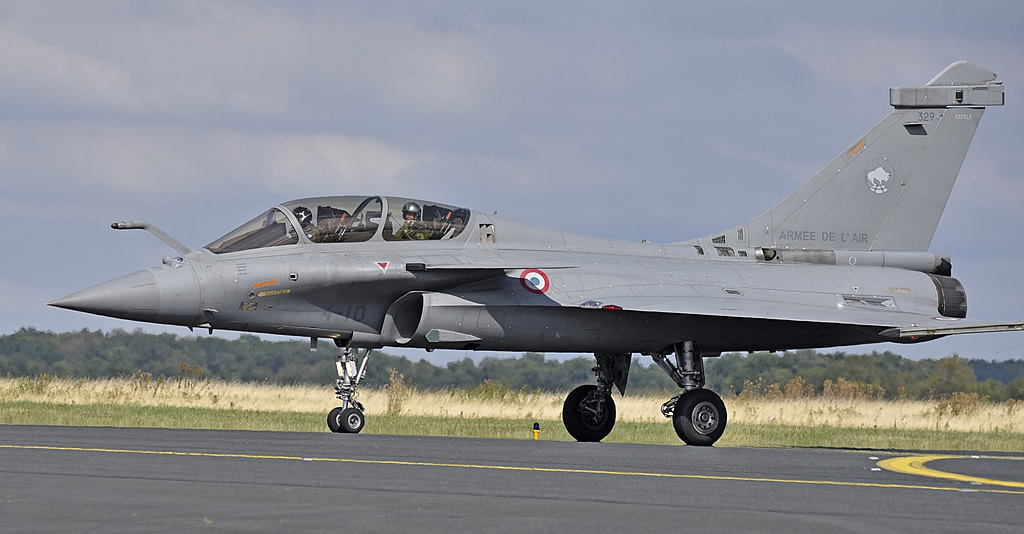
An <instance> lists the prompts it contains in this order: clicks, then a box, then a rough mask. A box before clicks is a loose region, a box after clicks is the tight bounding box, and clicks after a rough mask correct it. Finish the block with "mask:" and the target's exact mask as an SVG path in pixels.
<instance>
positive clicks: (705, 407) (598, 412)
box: [562, 341, 728, 447]
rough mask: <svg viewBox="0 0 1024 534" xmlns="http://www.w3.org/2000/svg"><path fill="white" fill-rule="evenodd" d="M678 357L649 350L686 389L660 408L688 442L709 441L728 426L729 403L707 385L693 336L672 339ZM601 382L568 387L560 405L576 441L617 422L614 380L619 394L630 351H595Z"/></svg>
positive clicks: (600, 435) (601, 434)
mask: <svg viewBox="0 0 1024 534" xmlns="http://www.w3.org/2000/svg"><path fill="white" fill-rule="evenodd" d="M672 348H673V352H675V356H676V357H675V360H676V361H675V363H672V362H669V361H668V358H667V357H666V354H667V353H653V354H649V356H651V357H652V358H654V362H655V363H657V364H658V367H661V368H662V369H663V370H664V371H665V372H666V373H668V375H669V377H671V378H672V380H673V381H674V382H675V383H676V384H677V385H678V386H679V387H680V388H682V389H683V392H682V393H680V394H679V395H676V396H674V397H672V398H671V399H669V400H668V402H666V403H665V404H663V405H662V406H661V413H662V414H663V415H664V416H665V417H668V418H669V419H672V426H673V427H674V428H675V431H676V434H677V435H678V436H679V438H680V439H682V440H683V441H684V442H686V444H688V445H698V446H705V447H706V446H710V445H713V444H714V443H715V442H716V441H718V438H720V437H722V432H724V431H725V423H726V420H727V417H728V416H727V413H726V411H725V403H724V402H722V398H721V397H719V396H718V394H716V393H715V392H714V391H711V390H709V389H704V359H703V357H701V355H700V353H699V352H698V351H697V350H695V348H694V344H693V342H692V341H686V342H684V343H676V344H675V345H673V347H672ZM594 356H595V358H596V359H597V367H595V368H594V373H595V374H596V375H597V385H596V386H595V385H589V384H588V385H585V386H580V387H578V388H576V389H574V390H572V391H571V392H570V393H569V396H568V397H566V399H565V405H564V406H563V407H562V422H563V423H565V429H566V430H567V431H569V435H571V436H572V437H574V438H576V441H601V440H602V439H604V438H605V437H606V436H607V435H608V434H609V433H610V432H611V431H612V427H613V426H615V401H613V400H612V396H611V393H612V386H613V385H614V386H615V387H616V388H617V389H618V390H619V393H620V394H624V393H625V390H626V380H627V378H628V376H629V364H630V362H631V358H632V355H631V354H629V353H622V354H611V353H597V354H594Z"/></svg>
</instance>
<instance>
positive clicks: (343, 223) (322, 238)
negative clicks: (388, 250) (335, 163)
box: [284, 197, 384, 243]
mask: <svg viewBox="0 0 1024 534" xmlns="http://www.w3.org/2000/svg"><path fill="white" fill-rule="evenodd" d="M284 207H286V208H288V210H289V211H291V212H292V214H293V215H295V219H296V220H298V221H299V224H300V225H302V233H303V234H305V235H306V237H307V238H308V239H309V240H310V241H312V242H314V243H355V242H359V241H367V240H369V239H370V238H371V237H373V235H374V234H376V233H377V227H378V226H379V225H380V214H381V211H382V210H383V209H384V206H383V202H382V201H381V199H380V197H323V198H306V199H302V200H293V201H291V202H288V203H286V204H284Z"/></svg>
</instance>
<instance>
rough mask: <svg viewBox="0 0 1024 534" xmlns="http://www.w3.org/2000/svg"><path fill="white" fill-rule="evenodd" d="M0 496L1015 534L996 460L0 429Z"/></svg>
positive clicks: (88, 511) (542, 522)
mask: <svg viewBox="0 0 1024 534" xmlns="http://www.w3.org/2000/svg"><path fill="white" fill-rule="evenodd" d="M972 456H974V457H972ZM880 464H881V465H880ZM0 481H2V483H0V517H2V518H3V521H2V525H3V530H4V531H5V532H53V531H54V530H56V529H59V530H60V531H68V530H71V531H76V532H83V531H85V532H87V531H102V532H138V531H140V530H146V531H150V530H165V531H167V530H188V531H195V530H201V529H216V530H233V531H239V530H246V531H273V532H279V531H282V530H284V529H307V530H313V529H317V530H324V529H328V528H337V529H344V530H345V531H355V532H395V531H416V532H449V531H473V532H509V531H523V532H526V531H537V532H595V531H600V532H619V531H622V530H623V529H625V530H626V531H629V532H633V531H640V532H645V531H655V530H666V531H667V530H671V531H682V530H692V529H696V530H697V531H700V532H708V531H710V532H814V533H817V532H871V533H879V532H957V533H961V532H964V531H982V532H1019V531H1020V528H1021V525H1022V524H1024V458H1021V457H1020V456H1019V455H1008V454H982V453H975V454H973V455H972V454H965V453H950V454H932V453H897V452H890V453H872V452H866V451H838V450H819V449H743V448H719V447H715V448H697V447H684V446H655V445H628V444H602V443H567V442H549V441H543V440H542V441H529V440H521V441H519V440H489V439H463V438H435V437H410V436H380V435H368V434H359V435H345V434H330V433H326V432H325V433H283V432H241V431H213V430H166V429H127V428H72V427H42V426H0Z"/></svg>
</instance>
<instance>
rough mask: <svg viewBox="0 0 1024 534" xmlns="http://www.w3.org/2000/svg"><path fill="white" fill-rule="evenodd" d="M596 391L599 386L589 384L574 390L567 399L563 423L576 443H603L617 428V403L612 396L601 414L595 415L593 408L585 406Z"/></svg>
mask: <svg viewBox="0 0 1024 534" xmlns="http://www.w3.org/2000/svg"><path fill="white" fill-rule="evenodd" d="M596 391H597V386H595V385H592V384H588V385H585V386H580V387H578V388H576V389H574V390H572V391H571V392H569V395H568V396H567V397H566V398H565V404H564V405H563V406H562V422H563V423H564V424H565V429H566V430H568V431H569V435H570V436H572V437H574V438H576V441H601V440H602V439H604V438H605V436H607V435H608V434H609V433H610V432H611V431H612V427H614V426H615V401H613V400H612V397H611V395H609V396H607V397H605V398H604V403H603V404H604V405H603V406H602V407H601V412H600V413H595V411H594V410H593V408H592V407H587V406H585V405H583V402H584V401H586V400H587V397H588V396H590V394H591V392H596Z"/></svg>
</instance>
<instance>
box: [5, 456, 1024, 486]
mask: <svg viewBox="0 0 1024 534" xmlns="http://www.w3.org/2000/svg"><path fill="white" fill-rule="evenodd" d="M0 449H32V450H46V451H63V452H101V453H119V454H153V455H160V456H191V457H205V458H241V459H250V460H292V461H302V462H333V463H350V464H369V465H402V466H411V467H450V468H461V469H490V470H496V471H528V472H531V471H532V472H536V473H571V474H587V475H611V476H628V477H652V478H675V479H691V480H723V481H731V482H771V483H777V484H807V485H817V486H847V487H859V488H890V489H919V490H933V491H961V490H960V489H959V488H948V487H940V486H924V485H919V484H883V483H876V482H844V481H833V480H806V479H791V478H758V477H734V476H717V475H684V474H678V473H647V472H642V471H606V470H600V469H568V468H559V467H530V466H518V465H486V464H457V463H442V462H409V461H402V460H359V459H356V458H310V457H307V456H278V455H261V454H238V453H217V452H189V451H149V450H136V449H101V448H88V447H54V446H49V445H3V444H0ZM974 491H975V492H978V493H1008V494H1014V495H1024V491H1014V490H1001V489H977V490H974Z"/></svg>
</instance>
